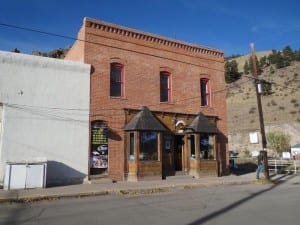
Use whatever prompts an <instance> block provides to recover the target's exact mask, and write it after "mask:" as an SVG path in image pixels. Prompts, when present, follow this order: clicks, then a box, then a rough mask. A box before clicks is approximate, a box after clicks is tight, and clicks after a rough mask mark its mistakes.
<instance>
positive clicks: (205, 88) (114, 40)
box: [66, 18, 228, 180]
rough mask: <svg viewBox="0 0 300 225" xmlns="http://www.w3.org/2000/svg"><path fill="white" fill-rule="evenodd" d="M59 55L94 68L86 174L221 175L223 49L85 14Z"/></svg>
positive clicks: (127, 177) (138, 176)
mask: <svg viewBox="0 0 300 225" xmlns="http://www.w3.org/2000/svg"><path fill="white" fill-rule="evenodd" d="M66 59H68V60H75V61H81V62H84V63H88V64H91V65H92V67H93V70H92V73H91V99H90V105H91V112H90V120H91V146H90V150H89V152H90V156H91V158H90V159H87V160H90V166H91V168H90V178H93V177H107V176H108V177H110V178H112V179H118V180H140V179H145V178H150V177H151V178H153V177H155V178H156V179H163V178H165V177H166V176H170V175H176V174H178V173H181V174H188V175H192V176H195V177H199V176H205V175H223V174H226V173H227V171H228V158H227V115H226V101H225V80H224V56H223V52H222V51H219V50H216V49H211V48H207V47H203V46H198V45H193V44H189V43H185V42H181V41H178V40H174V39H170V38H165V37H162V36H158V35H154V34H150V33H145V32H141V31H138V30H134V29H129V28H126V27H122V26H118V25H114V24H110V23H106V22H103V21H98V20H94V19H90V18H85V19H84V21H83V25H82V27H81V29H80V31H79V34H78V40H77V41H76V42H75V43H74V45H73V47H72V48H71V50H70V51H69V52H68V54H67V56H66ZM75 91H76V90H75Z"/></svg>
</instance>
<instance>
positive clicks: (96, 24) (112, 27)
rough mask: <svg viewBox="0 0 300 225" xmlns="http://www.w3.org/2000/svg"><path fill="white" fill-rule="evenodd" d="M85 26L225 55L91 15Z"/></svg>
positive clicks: (219, 55) (209, 53)
mask: <svg viewBox="0 0 300 225" xmlns="http://www.w3.org/2000/svg"><path fill="white" fill-rule="evenodd" d="M83 23H84V26H86V27H91V28H94V29H99V30H102V31H106V32H111V33H115V34H119V35H123V36H128V37H132V38H136V39H142V40H144V41H148V42H152V43H158V44H162V45H165V46H169V47H175V48H179V49H183V50H186V51H189V52H194V53H201V54H206V55H212V56H215V57H224V52H223V51H221V50H218V49H214V48H209V47H205V46H201V45H196V44H191V43H188V42H184V41H179V40H176V39H172V38H167V37H163V36H160V35H156V34H152V33H148V32H143V31H140V30H136V29H132V28H128V27H125V26H120V25H116V24H113V23H109V22H105V21H102V20H97V19H93V18H89V17H85V18H84V20H83Z"/></svg>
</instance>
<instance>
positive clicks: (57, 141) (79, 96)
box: [0, 51, 90, 185]
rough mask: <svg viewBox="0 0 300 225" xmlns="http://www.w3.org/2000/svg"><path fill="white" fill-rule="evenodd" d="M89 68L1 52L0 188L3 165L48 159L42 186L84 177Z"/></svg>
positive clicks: (78, 64) (81, 179) (80, 179)
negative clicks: (45, 182) (45, 177)
mask: <svg viewBox="0 0 300 225" xmlns="http://www.w3.org/2000/svg"><path fill="white" fill-rule="evenodd" d="M89 101H90V65H87V64H83V63H75V62H70V61H65V60H60V59H51V58H44V57H39V56H31V55H24V54H18V53H11V52H3V51H0V184H1V183H2V184H3V181H4V174H5V166H6V164H7V163H8V162H16V163H19V162H27V161H32V160H33V161H36V160H38V159H46V160H47V179H46V180H47V185H55V184H65V183H79V182H83V181H84V180H85V179H86V178H87V176H88V168H89V166H88V149H89Z"/></svg>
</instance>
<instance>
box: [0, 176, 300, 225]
mask: <svg viewBox="0 0 300 225" xmlns="http://www.w3.org/2000/svg"><path fill="white" fill-rule="evenodd" d="M279 178H280V179H279V180H278V182H277V185H261V184H245V185H220V186H212V187H198V188H191V189H173V190H172V191H171V192H165V193H159V194H153V195H135V196H128V195H126V196H121V195H105V196H97V197H85V198H70V199H60V200H55V201H40V202H32V203H2V204H1V205H0V224H1V225H2V224H3V225H4V224H5V225H10V224H13V225H18V224H25V225H29V224H30V225H33V224H36V225H38V224H39V225H42V224H53V225H54V224H55V225H60V224H64V225H65V224H68V225H71V224H78V225H82V224H89V225H94V224H95V225H96V224H97V225H101V224H102V225H108V224H113V225H117V224H120V225H127V224H128V225H140V224H145V225H146V224H172V225H176V224H178V225H197V224H214V225H217V224H223V225H224V224H225V225H226V224H230V225H231V224H242V225H248V224H251V225H252V224H262V225H268V224H270V225H271V224H272V225H277V224H278V225H283V224H284V225H289V224H291V225H292V224H293V225H294V224H299V207H300V191H299V187H300V176H293V175H289V176H284V175H282V177H279Z"/></svg>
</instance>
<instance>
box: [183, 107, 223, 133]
mask: <svg viewBox="0 0 300 225" xmlns="http://www.w3.org/2000/svg"><path fill="white" fill-rule="evenodd" d="M185 129H186V130H187V132H189V131H188V130H192V131H191V132H193V133H209V134H216V133H220V131H219V130H218V128H217V127H216V126H215V125H214V124H212V123H211V122H210V121H209V120H208V119H207V118H206V116H205V115H204V114H203V113H201V112H199V113H198V115H197V116H196V118H195V119H194V120H193V121H192V122H191V124H190V125H189V126H187V127H186V128H185Z"/></svg>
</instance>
